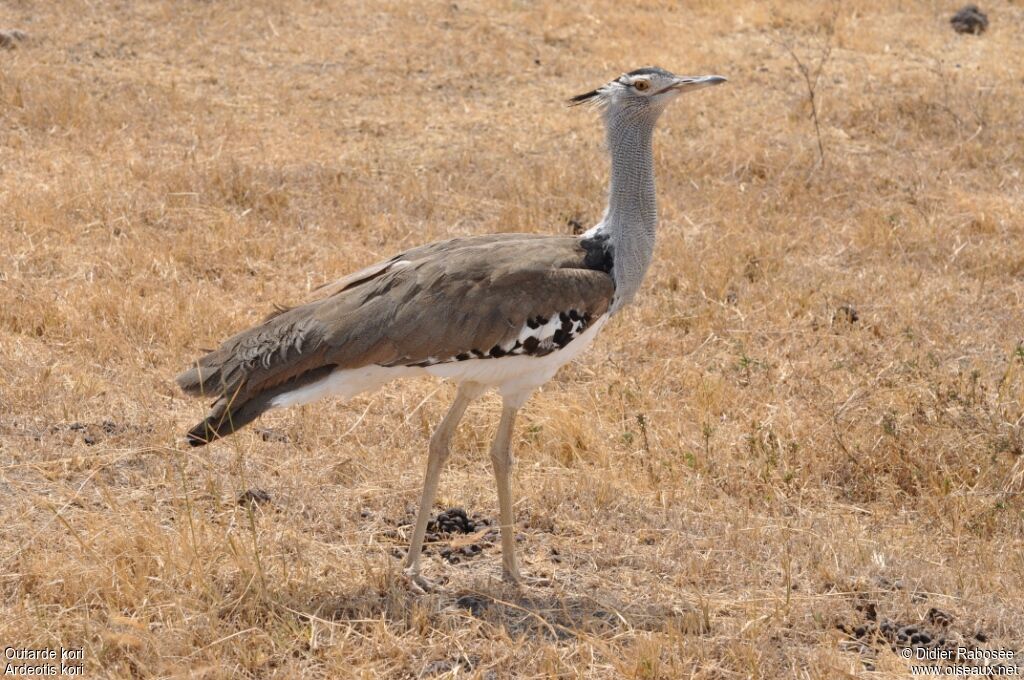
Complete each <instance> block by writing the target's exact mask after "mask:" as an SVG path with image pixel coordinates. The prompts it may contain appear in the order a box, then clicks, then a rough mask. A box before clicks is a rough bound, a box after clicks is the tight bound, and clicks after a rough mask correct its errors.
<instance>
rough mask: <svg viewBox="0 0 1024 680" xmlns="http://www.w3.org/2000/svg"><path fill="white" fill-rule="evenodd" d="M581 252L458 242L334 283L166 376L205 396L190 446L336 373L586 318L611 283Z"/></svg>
mask: <svg viewBox="0 0 1024 680" xmlns="http://www.w3.org/2000/svg"><path fill="white" fill-rule="evenodd" d="M597 247H598V248H599V247H600V246H597ZM593 248H594V246H593V245H592V244H585V243H584V242H581V241H580V240H579V239H577V238H573V237H553V236H538V235H528V234H500V235H494V236H483V237H471V238H461V239H453V240H450V241H442V242H438V243H433V244H429V245H426V246H422V247H419V248H414V249H412V250H409V251H406V252H405V253H403V254H401V255H399V256H396V257H394V258H392V259H391V260H388V261H387V262H384V263H381V264H379V265H374V266H372V267H369V268H367V269H364V270H361V271H360V272H357V273H356V274H354V275H352V276H350V277H346V278H345V279H342V280H341V281H339V282H337V283H336V284H333V285H331V286H330V287H328V288H327V289H325V292H326V293H327V295H326V297H323V298H321V299H319V300H316V301H313V302H310V303H308V304H305V305H301V306H299V307H294V308H292V309H288V310H284V311H282V312H281V313H279V314H277V315H275V316H273V317H271V318H269V319H267V320H266V321H265V322H264V323H262V324H260V325H258V326H255V327H253V328H250V329H248V330H246V331H243V332H242V333H239V334H237V335H235V336H233V337H231V338H229V339H228V340H227V341H225V342H224V344H223V345H221V347H220V348H218V349H217V350H215V351H213V352H211V353H210V354H207V355H206V356H204V357H202V358H201V359H200V360H199V361H198V362H197V364H196V366H195V367H193V368H192V369H190V370H189V371H186V372H185V373H183V374H181V375H180V376H178V379H177V381H178V384H179V385H180V386H181V388H182V389H183V390H184V391H186V392H188V393H190V394H210V395H215V396H216V397H217V401H216V402H215V403H214V406H213V409H212V411H211V413H210V414H209V416H208V417H207V419H206V420H205V421H204V422H203V423H200V424H199V425H198V426H196V428H193V430H192V432H191V433H190V441H191V442H192V443H194V444H202V443H206V442H207V441H209V439H210V438H211V437H212V436H219V435H222V434H225V433H229V432H233V431H234V430H235V429H238V428H239V427H241V426H242V425H244V424H246V423H248V422H250V421H251V420H253V419H254V418H255V417H256V416H258V415H259V414H260V413H262V412H263V411H265V410H266V409H267V408H269V406H270V403H271V401H272V400H273V398H274V397H276V396H277V395H279V394H282V393H284V392H289V391H291V390H294V389H297V388H299V387H301V386H303V385H306V384H309V383H311V382H315V381H316V380H319V379H321V378H322V377H324V376H326V375H327V374H329V373H330V372H331V371H334V370H336V369H342V368H356V367H359V366H366V365H370V364H379V365H384V366H392V365H426V364H430V363H436V362H437V361H439V360H444V359H447V358H454V357H457V356H459V355H467V354H471V355H472V356H480V355H489V354H488V353H489V352H491V350H492V349H494V348H496V347H497V348H500V347H501V346H503V345H505V346H508V345H509V344H510V343H511V342H513V341H514V340H515V338H516V336H517V335H518V334H519V332H520V330H521V329H522V328H523V327H524V325H526V324H528V323H529V322H530V321H531V320H533V319H537V318H538V317H540V318H543V319H547V318H549V317H552V316H555V315H558V314H560V313H563V312H566V313H567V312H569V311H570V310H572V311H574V312H576V313H578V314H579V315H581V316H583V315H585V316H586V317H588V318H593V319H596V318H597V317H599V316H600V315H602V314H604V313H605V312H606V311H607V310H608V307H609V305H610V303H611V298H612V295H613V292H614V286H613V283H612V279H611V277H610V276H609V274H608V272H607V269H608V267H607V266H605V265H606V262H605V260H604V258H602V257H594V250H593Z"/></svg>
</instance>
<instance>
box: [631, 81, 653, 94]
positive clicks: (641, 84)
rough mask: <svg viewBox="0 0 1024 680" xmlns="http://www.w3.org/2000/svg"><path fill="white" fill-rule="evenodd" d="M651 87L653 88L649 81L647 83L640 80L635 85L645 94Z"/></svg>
mask: <svg viewBox="0 0 1024 680" xmlns="http://www.w3.org/2000/svg"><path fill="white" fill-rule="evenodd" d="M650 86H651V84H650V83H649V82H648V81H646V80H638V81H636V82H635V83H633V87H635V88H636V89H637V90H639V91H640V92H643V91H644V90H646V89H647V88H649V87H650Z"/></svg>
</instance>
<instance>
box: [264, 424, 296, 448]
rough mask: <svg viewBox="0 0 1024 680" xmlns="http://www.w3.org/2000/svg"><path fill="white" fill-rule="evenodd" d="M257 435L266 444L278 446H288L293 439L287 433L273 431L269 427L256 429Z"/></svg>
mask: <svg viewBox="0 0 1024 680" xmlns="http://www.w3.org/2000/svg"><path fill="white" fill-rule="evenodd" d="M256 434H258V435H259V436H260V439H262V440H263V441H265V442H274V443H277V444H287V443H288V442H290V441H291V438H290V437H289V436H288V435H287V433H285V432H281V431H279V430H272V429H270V428H269V427H259V428H256Z"/></svg>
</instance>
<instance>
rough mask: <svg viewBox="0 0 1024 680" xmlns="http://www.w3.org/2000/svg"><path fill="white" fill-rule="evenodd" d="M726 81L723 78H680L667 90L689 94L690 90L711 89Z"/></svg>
mask: <svg viewBox="0 0 1024 680" xmlns="http://www.w3.org/2000/svg"><path fill="white" fill-rule="evenodd" d="M726 80H728V79H727V78H725V77H724V76H694V77H690V76H680V77H679V78H677V79H676V82H675V83H674V84H672V85H669V86H668V88H666V89H669V90H676V91H677V92H690V91H692V90H699V89H701V88H703V87H711V86H712V85H720V84H722V83H724V82H726Z"/></svg>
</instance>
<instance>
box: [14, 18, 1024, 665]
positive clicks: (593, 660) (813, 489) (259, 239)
mask: <svg viewBox="0 0 1024 680" xmlns="http://www.w3.org/2000/svg"><path fill="white" fill-rule="evenodd" d="M831 7H832V6H831V5H830V4H829V3H826V2H824V1H823V0H822V1H817V2H805V3H783V2H767V3H765V2H753V1H752V0H741V1H740V2H735V3H717V2H707V1H702V2H692V3H682V2H657V1H653V0H651V1H642V2H641V1H637V2H631V3H618V2H612V1H611V0H592V1H588V2H584V3H577V4H575V5H573V4H568V3H522V2H515V1H512V0H498V1H496V2H492V3H486V4H485V3H472V2H463V1H462V0H459V1H458V2H444V3H434V2H381V3H371V2H350V3H342V2H334V1H333V0H296V1H294V2H289V3H277V2H268V1H258V2H248V1H244V2H243V1H242V0H231V1H228V2H217V3H205V2H193V3H187V4H183V3H179V2H172V1H171V0H164V1H152V2H133V3H93V2H87V1H86V0H69V1H67V2H58V3H48V2H33V1H29V0H19V1H16V2H13V3H6V4H5V5H4V6H3V7H0V27H5V28H18V29H21V30H23V31H24V32H25V33H26V34H28V35H29V36H31V39H30V40H26V41H22V42H19V43H18V45H17V49H11V50H3V51H0V130H2V132H0V147H2V148H0V153H2V156H0V235H2V239H0V499H2V500H0V521H2V522H3V524H4V527H5V530H4V532H3V534H2V537H0V565H2V568H0V583H2V590H0V594H2V601H0V613H2V616H0V644H3V645H5V646H6V645H13V646H18V647H56V646H64V647H66V648H82V649H84V663H85V670H86V672H87V674H88V676H89V677H126V676H133V677H171V676H174V677H184V676H185V675H190V674H191V675H194V676H197V677H204V678H220V677H224V678H227V677H259V678H265V677H280V678H286V677H287V678H292V677H310V678H312V677H348V676H360V677H371V676H385V675H389V676H395V677H455V676H458V677H480V678H489V677H498V678H500V677H552V676H557V677H628V678H676V677H684V676H691V675H692V676H695V677H729V678H732V677H764V678H778V677H789V676H797V675H800V676H802V677H814V678H833V677H842V676H857V675H860V674H861V673H863V672H865V671H866V669H869V668H874V669H875V670H876V671H877V673H876V674H875V675H873V676H872V677H901V676H902V675H904V674H905V673H906V672H907V664H906V662H904V661H903V660H902V659H900V657H899V656H898V655H897V654H895V653H894V652H893V651H891V649H890V645H889V637H887V636H888V635H889V633H886V632H884V631H883V630H882V626H881V624H882V623H885V620H886V619H888V620H889V621H891V622H896V623H899V624H906V623H917V622H918V621H922V620H924V621H925V622H926V624H927V625H931V626H932V627H931V628H930V630H932V631H934V630H937V629H942V630H944V631H945V635H947V636H948V637H949V638H950V639H966V638H970V637H971V636H974V634H975V633H976V632H979V631H981V632H983V635H982V637H984V638H985V639H986V641H985V642H982V641H980V640H975V644H978V645H981V646H986V647H990V648H1008V649H1016V650H1018V660H1019V659H1020V658H1021V657H1020V654H1021V653H1022V652H1021V651H1020V647H1019V645H1020V643H1021V640H1022V630H1024V607H1022V606H1021V602H1022V601H1024V538H1022V537H1024V496H1022V493H1024V431H1022V428H1024V425H1022V422H1024V421H1022V414H1024V345H1022V338H1024V330H1022V329H1024V229H1022V225H1021V221H1020V220H1021V215H1022V214H1024V186H1022V182H1024V180H1022V177H1021V167H1022V163H1024V129H1022V127H1024V126H1022V122H1021V117H1020V111H1022V110H1024V87H1022V80H1021V73H1022V66H1024V47H1022V42H1021V40H1020V36H1021V34H1022V32H1024V9H1022V7H1021V6H1020V4H1019V3H1013V2H1008V1H1005V0H991V2H989V3H988V4H986V6H985V8H984V9H985V11H986V12H987V13H988V16H989V20H990V22H991V23H990V26H989V30H988V31H987V32H986V33H985V34H984V35H983V36H971V35H957V34H956V33H954V32H953V30H952V29H951V27H950V25H949V14H950V12H951V11H952V10H953V9H955V7H952V6H950V7H949V8H946V7H945V6H944V5H942V4H941V3H939V4H936V3H933V2H925V1H923V0H911V1H908V2H902V3H890V2H881V1H880V0H850V1H849V2H844V3H842V4H841V6H840V9H839V12H838V14H837V15H835V24H834V31H833V33H832V37H831V38H830V40H831V41H832V42H831V46H832V50H831V53H830V54H829V58H828V61H827V62H826V64H825V66H824V70H823V72H822V75H821V77H820V81H819V82H818V85H817V92H816V104H817V107H818V114H819V122H820V127H821V135H822V146H823V149H824V153H825V163H824V164H820V163H819V158H818V146H817V140H816V137H815V132H814V125H813V123H812V121H811V120H810V119H809V118H808V113H809V108H808V106H809V104H808V98H807V90H806V86H805V83H804V80H803V77H802V76H801V75H800V74H799V73H798V72H797V70H796V67H795V64H794V61H793V59H792V55H791V54H789V53H788V52H787V50H786V49H785V45H789V46H791V47H792V48H793V50H794V52H795V53H796V54H797V55H798V56H799V57H800V58H801V59H802V60H805V61H806V62H807V63H809V64H812V65H813V64H815V63H816V58H817V55H818V54H819V53H820V47H821V41H822V40H826V39H828V38H827V37H826V36H827V35H828V25H829V23H830V22H831V21H832V16H833V14H832V9H831ZM947 10H948V11H947ZM652 63H655V64H660V65H663V66H665V67H667V68H670V69H672V70H676V71H679V72H693V73H703V72H720V73H723V74H725V75H727V76H729V77H730V83H729V84H728V85H727V86H724V87H721V88H716V89H715V90H713V91H708V92H702V93H699V94H696V95H693V96H691V97H688V98H686V99H685V100H683V101H680V102H679V103H678V104H676V105H675V106H673V107H672V109H671V110H670V111H669V112H668V113H667V114H666V116H665V117H664V119H663V124H662V126H661V129H660V131H659V133H658V137H657V140H656V158H657V172H658V176H659V183H660V186H659V194H660V203H661V212H662V226H661V232H660V235H659V238H660V241H659V245H658V252H657V256H656V262H655V266H654V268H653V270H652V272H651V274H650V276H649V279H648V281H647V283H646V285H645V289H644V291H643V292H642V293H641V295H640V297H639V302H638V305H637V306H636V307H634V308H632V309H631V310H630V311H628V312H627V313H624V314H623V315H621V317H620V318H618V319H617V320H616V321H615V322H614V323H612V324H610V325H609V326H608V327H607V328H606V330H605V332H604V334H603V336H602V337H601V338H600V339H599V340H598V341H597V343H596V344H595V346H594V347H593V348H592V349H591V351H590V352H589V353H588V355H587V357H586V359H585V360H584V361H583V362H582V363H580V364H577V365H574V366H571V367H569V368H567V369H566V370H564V371H563V372H562V373H561V374H560V375H559V377H558V378H557V379H556V380H555V381H553V382H552V383H551V384H550V385H548V386H547V387H546V388H545V389H544V390H543V391H542V392H541V393H539V394H538V395H537V396H536V397H535V398H534V399H533V401H532V402H531V403H530V404H529V405H528V407H527V408H526V410H525V413H524V416H523V418H522V421H521V422H522V425H521V427H520V429H519V433H518V436H517V441H516V446H517V449H518V456H519V459H520V467H519V470H518V472H517V485H516V487H517V495H518V498H519V502H518V504H517V512H518V515H519V518H520V521H521V524H522V534H523V537H524V539H523V541H522V543H521V555H522V556H523V557H524V561H525V565H524V566H525V568H527V569H529V570H530V571H532V572H533V573H547V574H550V575H551V576H553V577H554V579H555V580H556V585H555V586H554V587H553V588H551V589H537V590H533V591H531V592H530V595H529V597H521V596H518V595H516V594H515V593H514V592H511V591H508V590H506V589H505V588H503V587H502V586H501V585H499V584H498V583H497V582H496V581H495V580H494V578H495V577H496V576H497V574H498V568H499V567H498V564H499V559H500V556H499V555H498V550H497V548H485V549H484V550H483V552H482V553H481V554H480V555H477V556H474V557H472V558H467V559H465V560H464V561H462V562H460V563H458V564H447V563H446V562H443V561H442V560H441V559H440V557H439V553H437V552H435V554H434V556H432V557H431V558H429V559H428V561H427V562H428V564H427V568H428V574H429V575H432V576H435V577H436V576H440V575H446V576H448V577H449V579H450V580H449V581H448V583H447V584H446V586H445V587H444V589H443V591H442V592H440V593H439V594H436V595H431V596H426V597H421V596H416V595H414V594H411V593H410V592H409V591H408V589H407V588H405V587H404V586H403V584H402V583H401V581H400V579H399V578H398V573H399V572H398V567H399V565H398V561H397V559H396V558H395V556H394V554H395V552H396V551H399V550H401V549H403V548H404V546H405V538H404V534H405V532H406V530H407V528H406V527H405V525H406V524H407V523H408V519H407V518H408V514H407V513H408V510H409V508H410V506H412V505H413V504H414V503H415V501H416V498H417V494H418V489H419V484H420V481H421V475H422V470H421V467H422V465H423V461H424V452H425V448H426V442H427V437H428V433H429V430H430V427H431V425H432V424H433V423H435V422H436V421H437V420H438V418H439V417H440V415H441V414H442V413H443V410H444V408H445V407H446V400H447V399H450V398H451V396H452V391H451V389H450V388H449V387H447V386H438V385H437V384H434V383H430V382H426V381H423V382H412V383H407V384H403V385H393V386H391V387H389V388H388V389H386V390H384V391H382V392H381V393H379V394H377V395H374V396H370V397H365V398H360V399H357V400H355V401H354V402H352V403H350V404H346V405H338V404H334V403H320V404H316V405H313V406H309V407H303V408H301V409H297V410H293V411H288V412H280V413H274V414H272V415H271V416H269V417H266V418H264V419H263V422H262V423H261V426H262V427H266V428H271V429H272V430H273V431H272V432H270V433H269V434H268V433H264V435H263V436H261V435H260V434H259V433H257V432H256V431H254V430H249V431H246V432H245V433H243V434H240V435H238V436H236V437H233V438H231V439H229V440H227V441H226V442H224V443H223V444H219V445H216V446H213V447H211V448H209V449H208V450H201V451H198V452H196V451H192V450H189V449H188V448H187V447H186V446H185V445H184V444H183V442H182V439H181V434H182V432H183V431H184V429H185V428H186V427H187V426H189V425H191V424H192V423H193V422H194V421H195V420H196V419H197V418H198V417H199V416H200V414H201V412H202V409H203V405H201V404H198V403H196V402H193V401H190V400H186V399H184V398H182V397H181V396H180V395H179V394H178V393H177V392H176V391H175V390H174V388H173V385H172V382H171V379H172V376H173V375H174V374H175V373H176V372H177V371H178V370H179V369H180V368H182V367H183V366H185V365H186V364H187V362H188V361H189V360H190V359H192V358H193V357H195V356H196V354H197V352H199V350H200V349H201V348H203V347H209V346H211V345H213V344H214V343H216V342H217V341H218V340H219V339H221V338H223V337H225V336H226V335H227V334H229V333H231V332H233V331H235V330H237V329H239V328H241V327H243V326H245V325H246V324H248V323H250V322H253V321H255V320H257V319H258V318H260V317H261V316H262V315H263V314H264V313H265V312H266V311H268V310H269V309H270V307H271V305H272V304H273V303H287V302H290V301H294V300H296V299H299V298H301V297H302V296H303V295H304V294H305V292H306V291H308V290H310V289H311V288H312V287H314V286H316V285H318V284H320V283H322V282H324V281H326V280H329V279H331V278H333V277H336V276H338V275H340V274H342V273H344V272H346V271H349V270H352V269H353V268H355V267H358V266H360V265H364V264H367V263H369V262H371V261H374V260H376V259H378V258H380V257H382V256H386V255H389V254H391V253H393V252H396V251H398V250H399V249H401V248H404V247H407V246H411V245H414V244H417V243H421V242H425V241H429V240H434V239H439V238H444V237H448V236H452V235H457V234H474V233H486V232H493V231H512V230H517V231H542V232H552V231H554V232H558V231H563V232H565V233H568V232H569V231H570V229H571V227H570V226H569V222H570V221H571V220H578V221H580V222H582V223H583V224H584V225H586V226H589V225H590V224H592V223H593V222H594V221H595V220H596V219H597V218H598V217H599V216H600V211H601V209H602V207H603V196H602V192H603V190H604V183H605V177H606V164H605V159H604V155H603V150H602V139H601V133H600V130H599V127H598V123H597V121H596V120H595V119H594V116H593V114H590V113H587V112H581V111H579V110H570V109H566V108H565V107H564V105H563V104H564V100H565V99H566V98H567V97H568V96H571V95H573V94H576V93H577V92H581V91H584V90H586V89H590V88H592V87H593V86H595V85H597V84H599V83H601V82H603V81H605V80H606V79H608V78H609V77H612V76H614V75H617V74H618V73H619V72H621V71H623V70H627V69H629V68H633V67H636V66H640V65H645V64H652ZM495 419H496V409H495V403H494V401H493V400H484V401H483V402H481V403H479V404H477V405H474V406H473V407H472V409H471V412H470V414H469V417H468V419H467V423H468V424H467V425H464V427H463V429H462V431H461V432H460V434H459V436H458V438H457V441H456V449H457V453H456V455H454V456H453V461H452V463H451V464H450V466H449V468H448V471H447V473H446V475H445V477H444V478H443V481H442V486H441V494H442V500H443V501H444V504H445V506H455V505H458V506H463V507H465V508H467V509H469V510H470V511H471V512H476V513H480V514H481V515H482V516H484V517H493V516H494V514H495V498H494V491H493V483H492V481H491V473H490V470H489V466H488V461H487V454H486V445H487V440H488V437H489V434H490V431H491V429H492V428H493V426H494V424H495ZM284 439H287V441H282V440H284ZM249 489H264V490H266V492H267V493H268V494H269V495H270V501H269V503H268V502H262V503H259V504H255V503H253V504H243V505H239V504H238V502H237V499H238V497H239V495H240V494H243V493H244V492H245V491H247V490H249ZM257 495H258V494H257ZM932 608H935V609H937V610H941V611H940V612H939V613H934V612H933V613H932V614H931V615H930V617H931V618H930V619H929V614H928V612H929V610H930V609H932ZM872 617H874V618H875V619H876V620H875V621H871V619H872ZM929 621H930V622H931V623H929ZM875 624H878V628H877V632H875V631H876V629H875V628H873V626H874V625H875ZM858 627H860V629H859V630H858ZM858 635H859V638H858Z"/></svg>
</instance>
